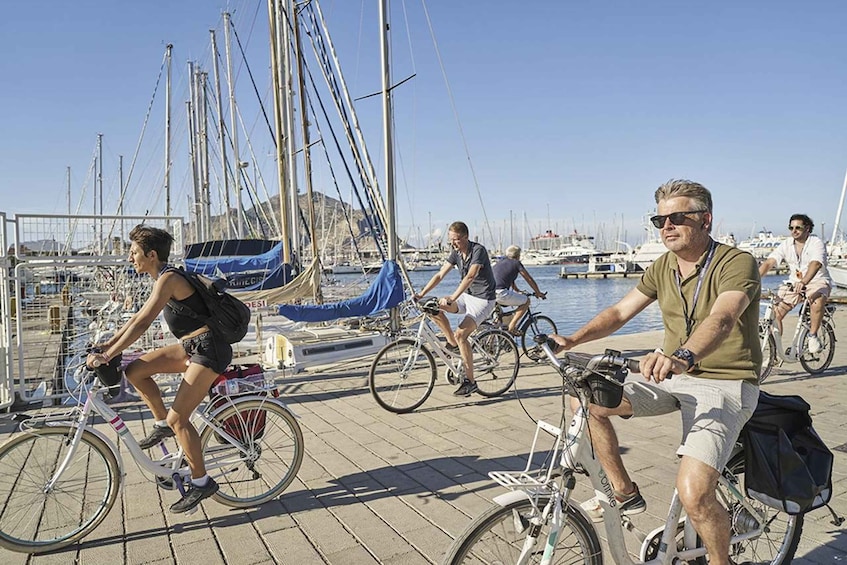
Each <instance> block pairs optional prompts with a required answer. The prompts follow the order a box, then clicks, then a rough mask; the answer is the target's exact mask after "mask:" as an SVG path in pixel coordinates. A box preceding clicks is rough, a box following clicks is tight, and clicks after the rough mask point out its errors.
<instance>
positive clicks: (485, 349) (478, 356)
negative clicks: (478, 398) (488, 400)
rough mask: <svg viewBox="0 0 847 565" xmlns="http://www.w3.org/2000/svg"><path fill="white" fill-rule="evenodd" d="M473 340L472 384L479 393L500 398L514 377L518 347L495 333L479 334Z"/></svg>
mask: <svg viewBox="0 0 847 565" xmlns="http://www.w3.org/2000/svg"><path fill="white" fill-rule="evenodd" d="M473 340H474V345H473V357H474V381H476V384H477V386H478V387H479V393H480V394H481V395H482V396H489V397H490V396H500V395H501V394H503V393H504V392H506V391H507V390H509V388H510V387H511V386H512V384H513V383H514V382H515V377H517V376H518V369H519V368H520V361H519V357H520V356H519V355H518V346H517V345H515V340H514V338H513V337H512V336H511V335H509V334H508V333H506V332H504V331H503V330H498V329H491V330H485V331H482V332H480V333H479V334H477V335H476V336H475V337H474V338H473Z"/></svg>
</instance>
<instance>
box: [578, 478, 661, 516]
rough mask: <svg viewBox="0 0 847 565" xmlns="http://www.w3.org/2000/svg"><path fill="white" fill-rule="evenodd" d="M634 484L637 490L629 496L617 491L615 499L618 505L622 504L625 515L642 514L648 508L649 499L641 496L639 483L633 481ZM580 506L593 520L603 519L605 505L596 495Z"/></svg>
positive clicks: (622, 512) (621, 508) (621, 509)
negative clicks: (619, 493)
mask: <svg viewBox="0 0 847 565" xmlns="http://www.w3.org/2000/svg"><path fill="white" fill-rule="evenodd" d="M632 486H634V487H635V492H633V493H631V494H629V495H627V496H620V495H618V493H615V500H616V501H617V503H618V506H620V511H621V514H623V515H624V516H632V515H633V514H641V513H642V512H644V511H646V510H647V501H646V500H644V497H643V496H641V491H640V490H638V485H637V484H635V483H632ZM580 507H581V508H582V509H583V510H585V513H586V514H588V517H589V518H591V521H592V522H602V521H603V507H602V506H600V501H599V500H598V499H597V497H596V496H595V497H594V498H589V499H588V500H586V501H585V502H583V503H582V504H580Z"/></svg>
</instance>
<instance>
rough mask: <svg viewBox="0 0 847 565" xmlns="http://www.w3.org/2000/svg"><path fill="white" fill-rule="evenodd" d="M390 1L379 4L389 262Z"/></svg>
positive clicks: (392, 245) (392, 242) (392, 229)
mask: <svg viewBox="0 0 847 565" xmlns="http://www.w3.org/2000/svg"><path fill="white" fill-rule="evenodd" d="M387 17H388V0H380V2H379V28H380V34H379V46H380V53H381V55H382V127H383V130H382V133H383V144H384V146H385V206H386V208H387V210H386V211H387V216H388V218H387V220H388V221H387V226H386V231H387V232H388V260H389V261H396V260H397V220H396V218H395V216H396V215H397V213H396V206H395V202H394V138H393V132H392V129H391V115H392V100H391V67H390V65H389V63H390V60H391V59H390V56H389V52H388V51H389V36H388V32H389V27H388V20H387Z"/></svg>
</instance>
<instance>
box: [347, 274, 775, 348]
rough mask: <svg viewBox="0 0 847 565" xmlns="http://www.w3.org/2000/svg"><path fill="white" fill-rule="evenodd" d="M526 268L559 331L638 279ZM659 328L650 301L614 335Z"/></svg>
mask: <svg viewBox="0 0 847 565" xmlns="http://www.w3.org/2000/svg"><path fill="white" fill-rule="evenodd" d="M527 270H528V271H529V273H530V274H531V275H532V277H533V278H534V279H535V281H536V282H537V283H538V287H539V288H540V289H541V290H542V291H543V292H546V293H547V300H537V299H535V298H533V299H532V308H533V311H535V312H537V313H539V314H544V315H546V316H549V317H550V318H551V319H552V320H553V321H554V322H555V323H556V326H557V328H558V329H559V333H562V334H569V333H572V332H573V331H575V330H577V329H578V328H579V327H580V326H582V325H583V324H584V323H585V322H587V321H588V320H590V319H591V318H592V317H593V316H595V315H596V314H597V313H599V312H600V311H601V310H603V309H604V308H607V307H609V306H611V305H612V304H614V303H615V302H617V301H618V300H620V299H621V298H622V297H623V296H624V295H625V294H626V293H627V292H629V291H630V290H632V289H633V288H635V286H636V285H637V284H638V281H639V277H638V275H634V276H629V277H627V278H609V279H600V278H586V279H582V278H579V279H573V278H569V279H563V278H560V277H559V272H560V270H561V266H559V265H549V266H535V267H527ZM434 274H435V272H434V271H425V272H417V271H411V272H410V273H409V276H410V278H411V280H412V284H413V285H414V286H415V289H417V290H420V289H421V288H423V286H424V285H425V284H426V283H427V281H429V279H430V278H431V277H432V275H434ZM335 278H337V279H338V281H339V282H340V283H341V284H353V283H355V282H356V281H357V280H361V279H362V275H335ZM784 278H785V277H784V276H778V275H768V276H766V277H765V278H764V280H763V281H762V286H763V288H765V289H775V288H777V287H778V286H779V284H780V282H782V280H784ZM372 279H373V275H370V276H369V277H368V279H367V280H368V281H369V280H372ZM458 284H459V273H458V271H456V270H453V271H451V272H450V273H449V274H448V276H447V277H446V278H445V279H444V280H443V281H442V282H441V284H440V285H439V286H438V287H437V288H436V289H435V290H434V291H432V292H431V293H430V294H429V295H430V296H446V295H447V294H448V293H449V292H451V291H452V290H453V289H455V288H456V285H458ZM517 284H518V287H519V288H521V289H523V290H526V291H529V290H530V288H529V285H527V284H526V282H525V281H524V280H523V277H520V276H519V277H518V281H517ZM661 329H662V317H661V313H660V312H659V307H658V305H657V304H656V303H653V304H651V305H650V306H648V307H647V308H646V309H645V310H644V311H643V312H641V313H640V314H639V315H638V316H636V317H635V318H634V319H632V320H631V321H630V322H629V323H628V324H626V325H625V326H624V327H623V328H621V329H620V330H619V331H618V332H617V335H624V334H634V333H639V332H646V331H654V330H661Z"/></svg>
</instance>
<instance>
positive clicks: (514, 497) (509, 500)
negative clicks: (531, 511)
mask: <svg viewBox="0 0 847 565" xmlns="http://www.w3.org/2000/svg"><path fill="white" fill-rule="evenodd" d="M525 498H526V499H527V500H530V499H532V497H531V496H530V495H529V493H527V492H526V491H523V490H512V491H509V492H507V493H504V494H498V495H497V496H495V497H494V498H493V499H492V500H493V501H494V502H495V503H496V504H499V505H500V506H503V507H505V506H508V505H510V504H514V503H515V502H519V501H521V500H523V499H525Z"/></svg>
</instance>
